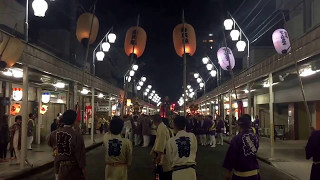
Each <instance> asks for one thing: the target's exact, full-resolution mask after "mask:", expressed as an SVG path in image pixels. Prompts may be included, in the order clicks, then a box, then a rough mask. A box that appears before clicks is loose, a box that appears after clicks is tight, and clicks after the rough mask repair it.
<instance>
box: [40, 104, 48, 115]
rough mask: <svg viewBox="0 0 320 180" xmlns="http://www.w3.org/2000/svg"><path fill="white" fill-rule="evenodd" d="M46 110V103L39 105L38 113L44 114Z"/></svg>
mask: <svg viewBox="0 0 320 180" xmlns="http://www.w3.org/2000/svg"><path fill="white" fill-rule="evenodd" d="M47 111H48V106H47V105H42V106H41V107H40V114H42V115H44V114H45V113H46V112H47Z"/></svg>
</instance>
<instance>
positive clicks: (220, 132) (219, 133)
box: [216, 115, 225, 145]
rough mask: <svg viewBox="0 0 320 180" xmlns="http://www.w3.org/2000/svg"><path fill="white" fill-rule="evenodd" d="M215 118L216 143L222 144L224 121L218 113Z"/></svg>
mask: <svg viewBox="0 0 320 180" xmlns="http://www.w3.org/2000/svg"><path fill="white" fill-rule="evenodd" d="M216 119H217V126H216V132H217V138H218V140H219V142H218V143H217V144H221V145H223V131H224V127H225V126H224V121H223V120H222V119H221V118H220V116H219V115H217V117H216Z"/></svg>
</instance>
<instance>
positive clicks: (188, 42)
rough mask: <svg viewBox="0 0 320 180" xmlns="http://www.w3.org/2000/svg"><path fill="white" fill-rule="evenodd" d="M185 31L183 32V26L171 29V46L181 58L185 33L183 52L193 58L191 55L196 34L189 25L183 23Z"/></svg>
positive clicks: (194, 49)
mask: <svg viewBox="0 0 320 180" xmlns="http://www.w3.org/2000/svg"><path fill="white" fill-rule="evenodd" d="M184 25H185V30H183V24H178V25H177V26H176V27H175V28H174V29H173V45H174V49H175V50H176V53H177V54H178V55H179V56H180V57H182V56H183V54H184V45H183V39H184V34H183V32H185V37H186V39H185V46H186V49H185V52H186V54H189V55H190V56H193V54H194V53H195V51H196V47H197V45H196V33H195V31H194V29H193V27H192V26H191V25H190V24H187V23H185V24H184Z"/></svg>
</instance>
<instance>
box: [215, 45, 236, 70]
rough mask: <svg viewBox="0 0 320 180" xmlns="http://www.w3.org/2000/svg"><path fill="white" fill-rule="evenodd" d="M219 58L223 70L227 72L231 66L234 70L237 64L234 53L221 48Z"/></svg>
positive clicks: (228, 49)
mask: <svg viewBox="0 0 320 180" xmlns="http://www.w3.org/2000/svg"><path fill="white" fill-rule="evenodd" d="M217 57H218V62H219V65H220V66H221V68H222V69H223V70H226V71H227V70H228V67H229V66H230V67H231V69H233V68H234V66H235V64H236V63H235V59H234V56H233V53H232V51H231V49H230V48H228V47H221V48H220V49H219V50H218V52H217ZM228 57H229V60H230V65H229V61H228Z"/></svg>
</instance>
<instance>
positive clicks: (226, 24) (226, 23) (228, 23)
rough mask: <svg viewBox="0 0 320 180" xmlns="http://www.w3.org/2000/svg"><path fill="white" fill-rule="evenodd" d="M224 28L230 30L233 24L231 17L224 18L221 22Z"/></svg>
mask: <svg viewBox="0 0 320 180" xmlns="http://www.w3.org/2000/svg"><path fill="white" fill-rule="evenodd" d="M223 25H224V28H225V30H231V29H232V26H233V20H232V19H226V20H224V22H223Z"/></svg>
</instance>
